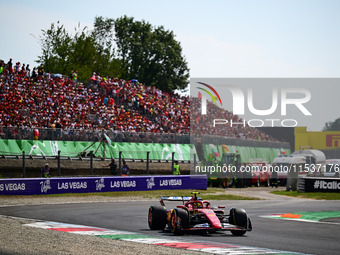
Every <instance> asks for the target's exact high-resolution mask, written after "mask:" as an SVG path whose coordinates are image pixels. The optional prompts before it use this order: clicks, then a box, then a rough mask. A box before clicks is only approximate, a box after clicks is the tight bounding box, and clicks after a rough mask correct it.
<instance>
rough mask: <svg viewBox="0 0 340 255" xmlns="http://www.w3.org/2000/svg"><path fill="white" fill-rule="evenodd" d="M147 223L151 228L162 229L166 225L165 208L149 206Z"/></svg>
mask: <svg viewBox="0 0 340 255" xmlns="http://www.w3.org/2000/svg"><path fill="white" fill-rule="evenodd" d="M148 224H149V228H150V229H151V230H163V229H164V228H165V225H166V209H165V207H163V206H155V205H152V206H150V207H149V212H148Z"/></svg>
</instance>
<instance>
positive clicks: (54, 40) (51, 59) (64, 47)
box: [37, 21, 72, 73]
mask: <svg viewBox="0 0 340 255" xmlns="http://www.w3.org/2000/svg"><path fill="white" fill-rule="evenodd" d="M71 41H72V38H71V37H70V35H69V34H68V33H67V31H66V29H65V28H64V26H63V25H60V24H59V21H58V22H57V24H56V25H55V24H54V23H52V24H51V27H50V28H49V29H47V30H42V36H41V38H40V42H41V49H42V55H41V56H39V57H38V61H37V62H38V63H40V64H41V65H44V66H45V70H50V71H52V70H53V72H54V73H65V72H66V71H67V64H68V56H69V54H70V43H71Z"/></svg>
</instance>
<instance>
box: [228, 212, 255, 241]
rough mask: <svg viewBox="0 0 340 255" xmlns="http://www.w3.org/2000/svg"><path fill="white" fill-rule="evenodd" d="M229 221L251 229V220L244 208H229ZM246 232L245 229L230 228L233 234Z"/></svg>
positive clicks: (239, 234)
mask: <svg viewBox="0 0 340 255" xmlns="http://www.w3.org/2000/svg"><path fill="white" fill-rule="evenodd" d="M229 223H230V224H232V225H235V226H237V227H242V228H245V229H249V230H251V229H252V226H251V221H250V219H249V218H248V215H247V213H246V211H245V210H244V209H237V208H232V209H230V214H229ZM246 232H247V231H246V230H231V233H232V234H233V235H234V236H243V235H244V234H245V233H246Z"/></svg>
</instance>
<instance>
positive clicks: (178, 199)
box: [159, 196, 202, 206]
mask: <svg viewBox="0 0 340 255" xmlns="http://www.w3.org/2000/svg"><path fill="white" fill-rule="evenodd" d="M190 199H192V197H185V196H181V197H171V196H164V197H161V200H160V201H159V202H160V203H161V205H163V206H164V201H181V202H183V204H184V202H185V201H189V200H190ZM197 200H202V198H200V197H197Z"/></svg>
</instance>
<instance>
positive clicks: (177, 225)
mask: <svg viewBox="0 0 340 255" xmlns="http://www.w3.org/2000/svg"><path fill="white" fill-rule="evenodd" d="M169 225H170V226H169V227H170V230H171V232H172V233H174V234H175V235H183V234H184V229H186V228H187V227H188V225H189V215H188V211H186V210H184V209H181V208H175V209H174V210H173V211H172V213H171V217H170V224H169Z"/></svg>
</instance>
